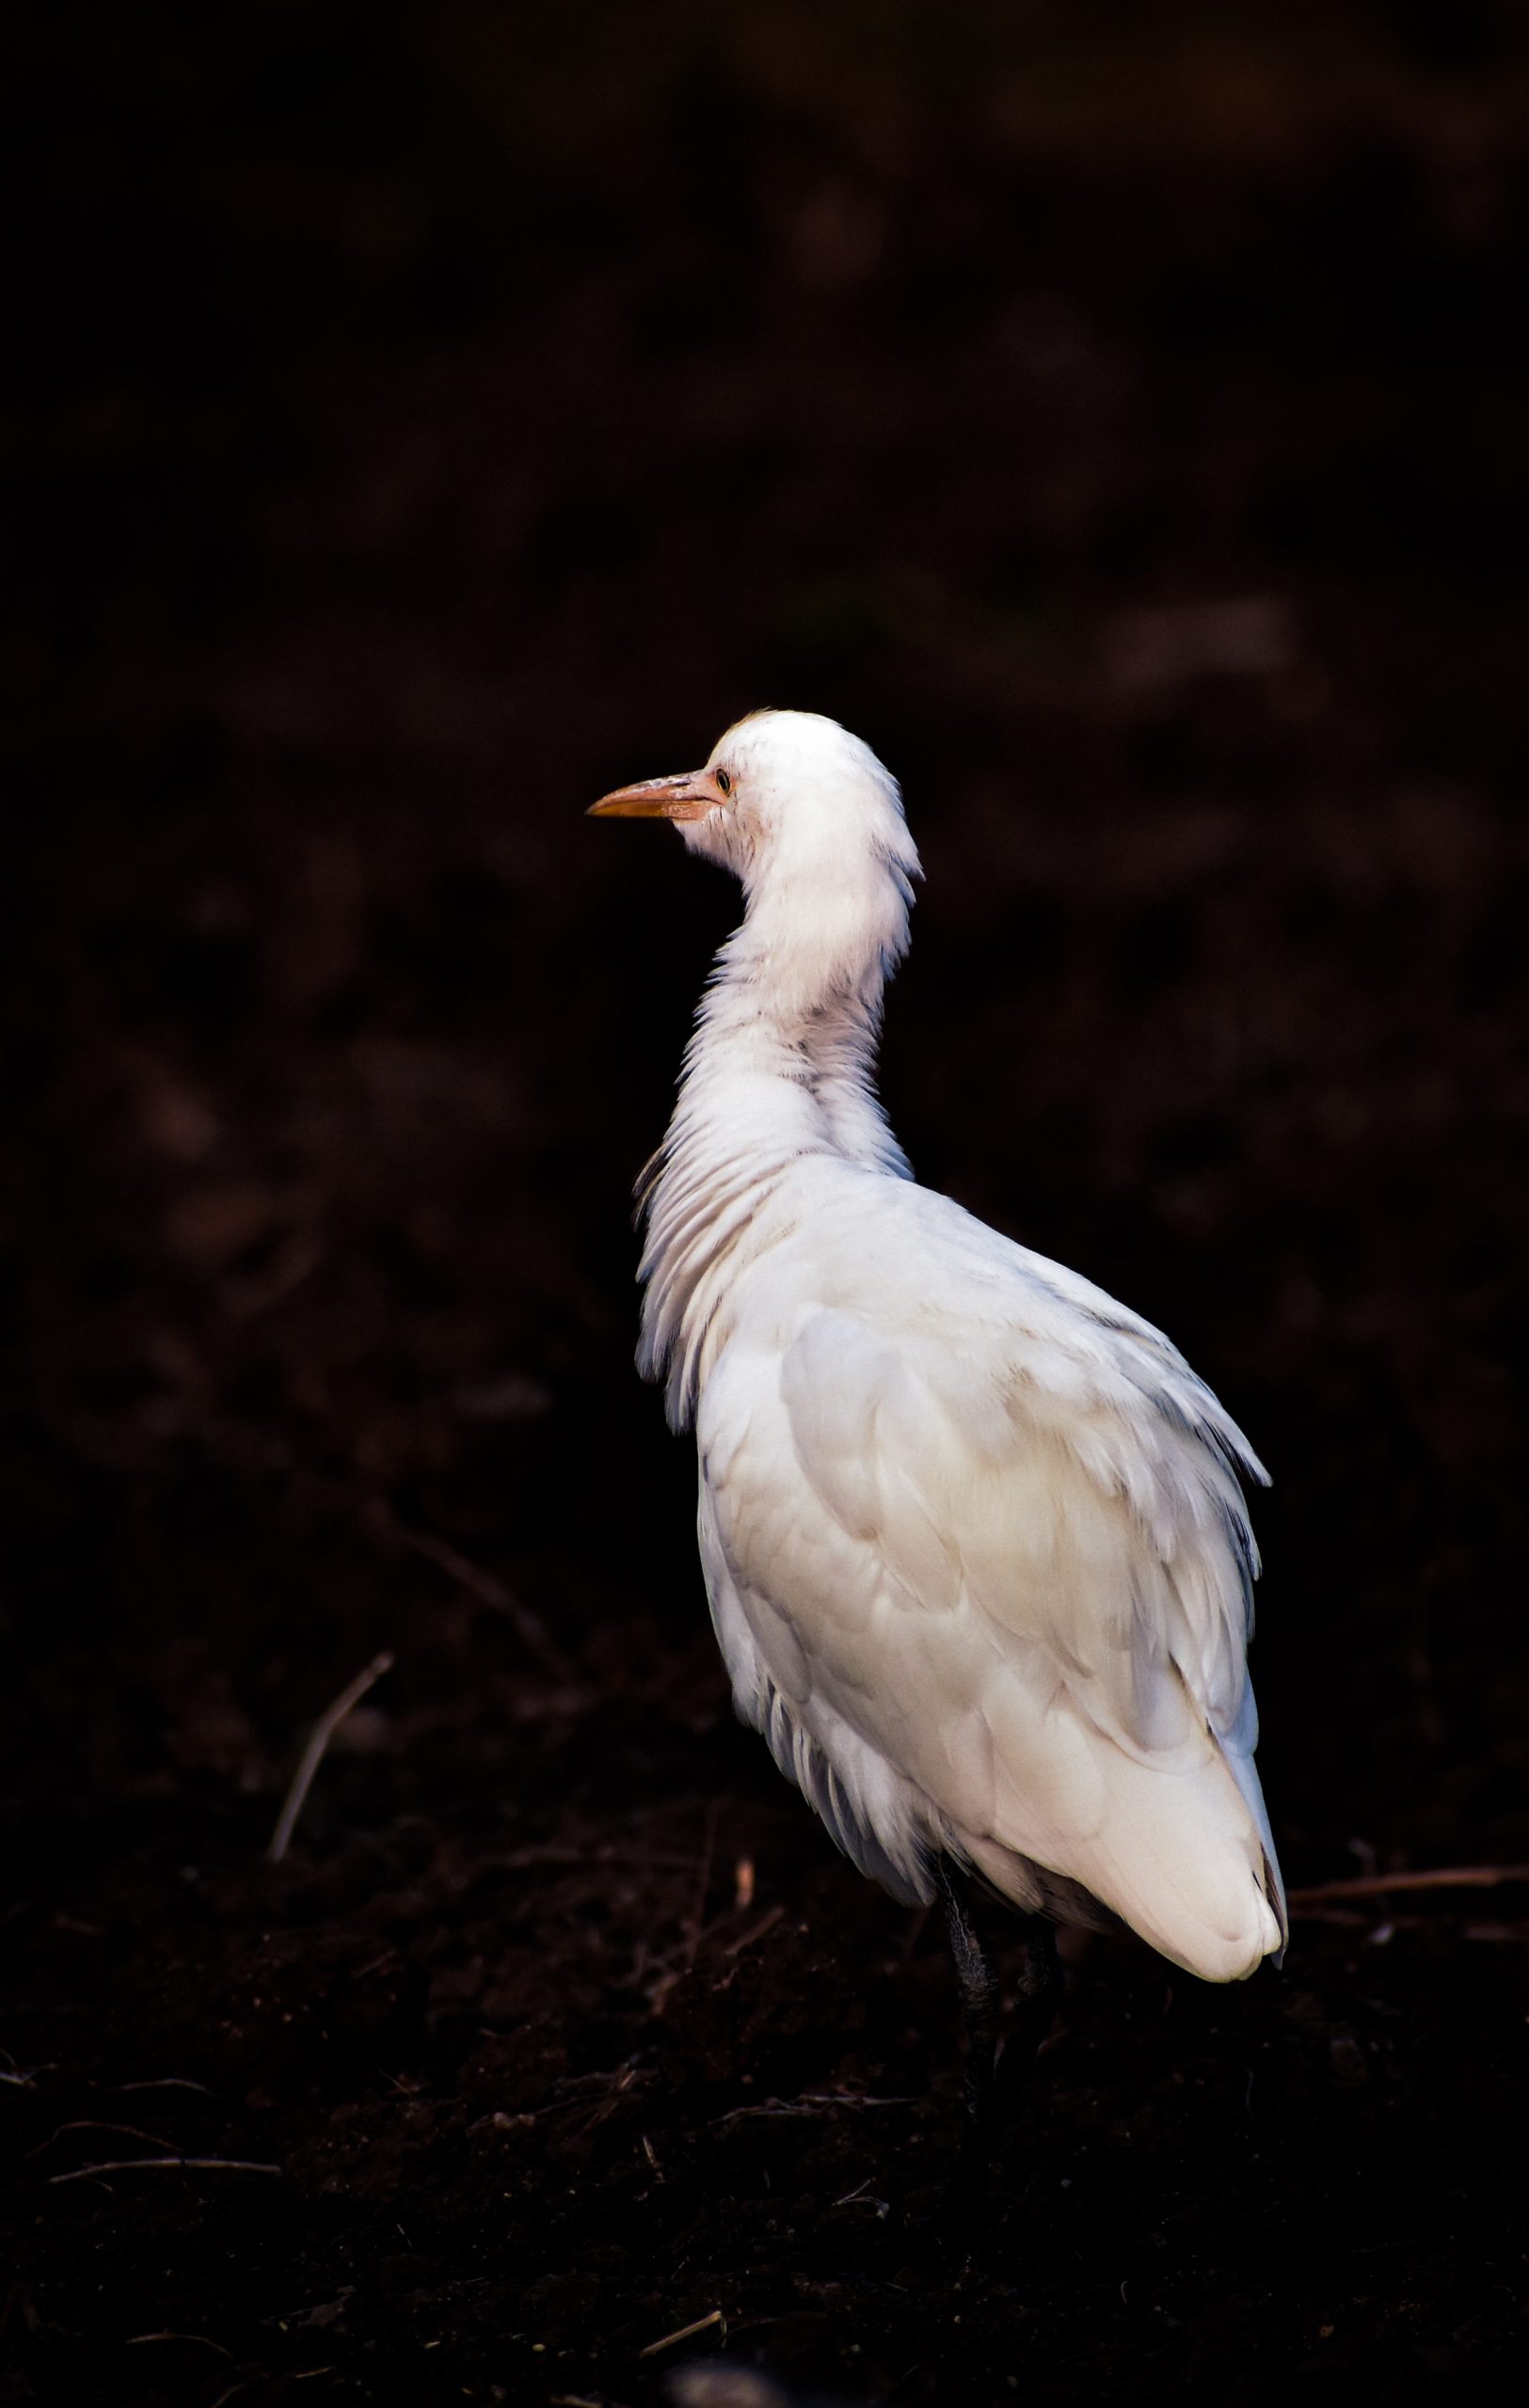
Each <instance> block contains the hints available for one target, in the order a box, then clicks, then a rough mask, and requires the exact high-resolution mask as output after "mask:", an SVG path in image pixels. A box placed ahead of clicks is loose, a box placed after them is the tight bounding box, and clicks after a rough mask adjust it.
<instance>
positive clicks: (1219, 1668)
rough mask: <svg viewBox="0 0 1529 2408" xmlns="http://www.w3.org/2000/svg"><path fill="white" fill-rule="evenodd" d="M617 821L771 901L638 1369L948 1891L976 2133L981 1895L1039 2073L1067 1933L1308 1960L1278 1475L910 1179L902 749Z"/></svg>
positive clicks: (781, 1678) (1126, 1340) (790, 767)
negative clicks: (1264, 1765)
mask: <svg viewBox="0 0 1529 2408" xmlns="http://www.w3.org/2000/svg"><path fill="white" fill-rule="evenodd" d="M593 809H594V812H595V814H596V815H597V816H603V817H609V818H647V817H656V818H663V819H669V820H672V821H674V823H675V824H676V826H677V829H678V831H679V833H680V835H681V836H682V837H683V839H684V841H685V843H686V845H687V846H688V847H689V848H690V849H691V850H692V851H693V852H696V853H700V854H703V855H705V856H706V858H707V859H708V860H710V861H713V862H717V863H722V864H723V865H724V866H725V867H726V868H728V869H730V870H732V871H734V872H735V873H736V875H737V876H738V877H739V878H740V879H741V881H742V885H743V892H744V897H745V911H744V916H743V920H742V923H741V927H739V928H738V929H737V930H736V931H735V933H734V934H733V935H732V936H731V937H730V938H729V939H728V941H727V942H726V943H725V945H724V946H723V948H722V951H721V953H720V954H719V956H718V958H717V961H716V965H715V969H714V972H713V974H712V978H711V981H710V984H709V987H708V989H707V991H706V994H705V997H704V999H703V1001H702V1004H701V1007H700V1012H699V1016H698V1020H697V1024H696V1028H695V1033H694V1036H693V1038H692V1041H691V1045H690V1048H689V1051H688V1053H687V1055H686V1059H685V1068H684V1074H683V1078H682V1081H681V1085H680V1089H679V1097H678V1101H677V1107H676V1110H675V1114H674V1117H673V1119H672V1120H671V1122H670V1124H669V1128H668V1132H667V1134H666V1135H665V1137H664V1140H663V1143H662V1145H661V1147H660V1149H659V1150H658V1152H657V1154H656V1155H655V1156H654V1158H653V1160H652V1162H651V1163H650V1164H649V1165H648V1167H647V1169H646V1171H645V1173H644V1176H643V1179H642V1180H641V1182H640V1187H639V1193H640V1196H641V1197H642V1202H643V1208H644V1212H645V1227H646V1244H645V1252H644V1256H643V1261H642V1270H641V1276H642V1278H643V1280H644V1282H645V1295H644V1301H643V1314H642V1337H641V1343H640V1347H639V1351H638V1365H639V1368H640V1370H642V1371H643V1373H644V1374H645V1376H646V1377H647V1378H649V1379H654V1380H662V1381H663V1382H664V1384H665V1389H666V1395H667V1402H668V1412H669V1419H670V1422H671V1425H672V1426H673V1427H674V1428H676V1429H685V1428H688V1427H690V1426H691V1425H692V1424H693V1426H694V1430H695V1435H696V1442H697V1450H698V1454H699V1462H700V1505H699V1538H700V1552H701V1561H702V1564H703V1567H704V1570H705V1575H706V1585H707V1591H708V1594H709V1599H710V1605H711V1614H712V1619H713V1622H714V1623H715V1625H716V1632H717V1638H718V1640H719V1641H720V1644H721V1648H722V1653H723V1656H724V1658H725V1662H726V1667H727V1671H728V1674H729V1676H730V1678H731V1682H732V1688H733V1697H734V1701H735V1703H736V1705H737V1708H738V1712H739V1714H740V1715H741V1718H742V1719H743V1720H744V1721H745V1722H748V1723H751V1724H752V1725H754V1727H755V1728H756V1729H757V1730H759V1731H761V1732H762V1733H763V1734H764V1736H765V1738H766V1739H767V1740H768V1742H769V1745H770V1748H771V1751H772V1754H773V1756H774V1758H775V1761H776V1763H777V1764H778V1765H779V1766H780V1768H781V1770H782V1772H784V1773H785V1774H786V1775H787V1776H788V1779H790V1780H791V1781H793V1782H796V1784H797V1785H798V1787H799V1788H800V1789H801V1790H802V1791H803V1793H804V1796H805V1797H806V1798H808V1799H809V1800H810V1801H811V1803H812V1805H813V1806H814V1807H816V1809H817V1811H818V1813H819V1814H820V1815H821V1817H822V1819H823V1821H824V1822H825V1823H826V1824H827V1826H828V1829H829V1830H830V1831H831V1832H832V1834H833V1836H834V1838H835V1839H836V1841H837V1843H838V1845H839V1846H840V1847H841V1848H842V1849H843V1850H844V1852H845V1854H846V1855H847V1856H849V1857H850V1858H852V1860H853V1861H854V1862H855V1863H856V1864H857V1865H858V1866H859V1867H860V1868H861V1870H862V1871H863V1872H865V1873H867V1874H868V1875H870V1876H871V1877H873V1878H874V1879H875V1880H877V1881H879V1882H881V1883H882V1884H883V1885H884V1888H885V1889H887V1890H888V1891H890V1892H891V1893H892V1894H893V1896H894V1897H897V1898H900V1899H904V1900H908V1901H914V1900H920V1901H924V1902H928V1901H930V1900H931V1899H932V1897H934V1896H935V1895H936V1894H939V1895H940V1896H941V1897H942V1898H943V1900H944V1903H945V1906H946V1909H947V1913H948V1919H949V1925H950V1934H951V1940H952V1943H953V1947H954V1952H955V1957H956V1964H957V1970H958V1973H959V1975H960V1978H961V1983H962V1988H963V1994H964V2004H965V2007H966V2012H967V2025H968V2038H969V2047H968V2055H967V2104H968V2107H969V2109H970V2110H971V2113H972V2115H973V2117H974V2118H977V2117H979V2116H980V2113H981V2109H982V2105H983V2101H984V2099H985V2098H986V2096H987V2094H988V2090H989V2087H990V2084H991V2079H992V2066H993V2057H994V2033H995V2004H996V1987H995V1981H994V1978H993V1975H992V1973H991V1971H990V1969H989V1967H988V1965H987V1962H986V1960H985V1957H984V1955H983V1951H982V1947H981V1944H980V1941H979V1940H978V1937H977V1933H976V1929H975V1926H974V1924H973V1921H972V1918H971V1912H970V1900H971V1892H972V1882H971V1879H970V1877H972V1876H975V1877H977V1880H978V1883H979V1884H980V1886H982V1887H986V1888H988V1889H991V1890H993V1891H996V1892H997V1893H999V1895H1000V1896H1001V1897H1002V1898H1004V1899H1006V1900H1008V1901H1009V1902H1010V1903H1011V1905H1012V1906H1013V1907H1014V1908H1016V1909H1019V1910H1020V1912H1021V1913H1022V1915H1025V1916H1027V1918H1029V1921H1028V1922H1027V1926H1026V1928H1027V1935H1028V1939H1029V1941H1030V1945H1029V1947H1028V1948H1027V1958H1026V1962H1027V1971H1026V1974H1025V1976H1024V1978H1023V1982H1022V1990H1023V1994H1024V1996H1025V1999H1026V2008H1025V2018H1024V2024H1023V2031H1022V2035H1021V2038H1022V2040H1023V2042H1024V2044H1025V2049H1024V2053H1026V2054H1032V2053H1033V2051H1034V2048H1035V2046H1036V2045H1037V2044H1038V2042H1039V2040H1040V2039H1041V2037H1043V2033H1044V2031H1045V2029H1046V2028H1047V2027H1048V2025H1049V2022H1050V2020H1051V2015H1052V2011H1053V2007H1054V2003H1055V1986H1056V1983H1057V1971H1056V1958H1055V1949H1054V1944H1053V1942H1052V1940H1051V1919H1052V1918H1059V1919H1063V1920H1069V1921H1081V1922H1098V1921H1100V1920H1104V1919H1107V1918H1108V1917H1119V1918H1120V1919H1121V1920H1122V1921H1123V1922H1124V1923H1125V1924H1127V1925H1130V1926H1131V1928H1132V1929H1133V1930H1134V1931H1136V1932H1138V1933H1139V1935H1140V1937H1141V1938H1142V1939H1143V1940H1145V1941H1149V1942H1150V1943H1151V1944H1152V1946H1153V1947H1154V1948H1155V1949H1157V1950H1158V1951H1159V1952H1160V1953H1161V1954H1162V1955H1163V1956H1164V1957H1168V1958H1170V1959H1171V1961H1172V1963H1174V1964H1175V1965H1181V1966H1184V1967H1186V1968H1187V1970H1188V1971H1189V1972H1192V1973H1196V1974H1199V1975H1200V1976H1201V1977H1202V1978H1203V1979H1204V1980H1206V1981H1212V1982H1226V1981H1236V1980H1240V1979H1242V1978H1243V1977H1245V1976H1246V1975H1248V1974H1250V1973H1251V1972H1253V1971H1254V1970H1255V1968H1256V1967H1257V1966H1258V1965H1259V1964H1260V1963H1261V1962H1262V1960H1263V1959H1264V1958H1265V1957H1269V1956H1275V1955H1277V1954H1278V1952H1280V1951H1281V1950H1282V1947H1283V1944H1284V1940H1285V1930H1286V1921H1285V1908H1284V1898H1283V1892H1282V1886H1281V1880H1280V1874H1279V1869H1278V1864H1277V1861H1276V1858H1275V1852H1274V1843H1273V1840H1272V1838H1271V1836H1270V1832H1269V1824H1268V1817H1267V1814H1266V1811H1265V1806H1264V1799H1263V1795H1262V1792H1261V1790H1260V1787H1259V1782H1258V1775H1257V1773H1256V1771H1255V1769H1254V1766H1253V1749H1254V1745H1255V1742H1256V1739H1257V1719H1256V1712H1255V1708H1254V1703H1253V1694H1252V1689H1251V1687H1250V1683H1249V1677H1248V1667H1247V1642H1248V1638H1249V1633H1250V1619H1251V1588H1252V1581H1253V1577H1254V1576H1255V1573H1256V1571H1257V1557H1256V1552H1255V1549H1254V1545H1253V1540H1252V1534H1251V1531H1250V1528H1249V1523H1248V1516H1247V1510H1246V1506H1245V1503H1244V1498H1243V1494H1242V1490H1241V1487H1240V1485H1239V1482H1238V1478H1237V1473H1238V1470H1239V1469H1240V1470H1241V1471H1242V1472H1243V1473H1244V1474H1247V1475H1250V1476H1251V1477H1252V1478H1253V1479H1255V1480H1262V1479H1264V1478H1265V1474H1264V1472H1263V1470H1262V1467H1261V1465H1259V1462H1258V1459H1257V1457H1256V1456H1255V1455H1254V1454H1253V1452H1252V1450H1251V1448H1250V1446H1249V1444H1248V1441H1247V1440H1246V1438H1244V1437H1243V1435H1242V1434H1241V1432H1240V1431H1239V1430H1238V1429H1237V1427H1236V1425H1235V1424H1234V1422H1233V1420H1232V1419H1231V1418H1230V1416H1229V1415H1228V1414H1227V1413H1226V1411H1225V1409H1224V1408H1223V1407H1222V1406H1221V1404H1220V1403H1219V1402H1218V1401H1217V1399H1216V1397H1215V1396H1214V1395H1213V1394H1212V1393H1211V1391H1210V1389H1209V1388H1208V1387H1207V1386H1205V1385H1204V1383H1203V1382H1202V1381H1201V1380H1200V1379H1198V1378H1197V1377H1196V1376H1195V1374H1194V1372H1193V1371H1192V1370H1190V1369H1189V1367H1188V1365H1187V1363H1186V1362H1185V1360H1184V1358H1183V1356H1182V1355H1180V1354H1179V1353H1178V1352H1177V1350H1176V1349H1175V1348H1174V1347H1173V1346H1172V1345H1171V1344H1170V1342H1169V1340H1168V1339H1166V1338H1165V1337H1163V1335H1162V1334H1161V1332H1160V1331H1158V1330H1156V1329H1155V1328H1153V1327H1152V1325H1151V1324H1150V1323H1147V1322H1145V1321H1143V1320H1141V1319H1140V1318H1139V1316H1138V1315H1137V1314H1136V1313H1134V1312H1131V1311H1130V1310H1128V1309H1127V1307H1124V1306H1123V1305H1119V1304H1116V1303H1115V1302H1114V1301H1113V1299H1112V1298H1111V1297H1109V1296H1107V1295H1106V1294H1105V1293H1104V1292H1103V1291H1102V1290H1100V1289H1098V1288H1096V1287H1094V1286H1092V1285H1091V1283H1090V1282H1089V1281H1088V1280H1087V1279H1084V1278H1081V1277H1080V1276H1079V1275H1078V1274H1077V1273H1076V1272H1073V1271H1068V1270H1065V1269H1063V1268H1062V1266H1061V1265H1060V1264H1059V1263H1056V1262H1051V1261H1048V1260H1047V1259H1045V1258H1044V1257H1043V1256H1041V1255H1038V1254H1032V1253H1031V1252H1029V1251H1028V1250H1027V1248H1026V1247H1024V1246H1022V1245H1018V1244H1014V1243H1013V1242H1012V1241H1011V1240H1010V1239H1009V1238H1006V1237H1001V1236H999V1235H998V1233H997V1232H996V1231H995V1230H994V1229H991V1228H987V1227H985V1226H984V1224H983V1223H981V1222H980V1221H978V1220H976V1219H974V1218H973V1216H972V1215H971V1214H970V1213H969V1212H964V1211H963V1209H962V1208H961V1206H960V1205H958V1204H955V1203H953V1202H951V1200H950V1199H949V1198H948V1196H939V1195H935V1194H933V1193H932V1192H931V1191H930V1190H929V1189H927V1188H923V1187H919V1186H917V1185H916V1183H915V1181H914V1180H913V1177H912V1174H911V1172H910V1170H909V1167H908V1164H907V1161H906V1159H905V1157H904V1156H903V1154H902V1152H901V1150H900V1148H899V1146H898V1144H897V1141H896V1139H895V1138H894V1136H893V1134H892V1132H891V1130H890V1128H889V1127H888V1125H887V1121H886V1118H885V1117H884V1113H883V1111H882V1108H881V1105H880V1103H879V1102H878V1100H877V1097H876V1094H875V1091H874V1086H873V1083H872V1082H873V1069H874V1057H875V1051H876V1043H877V1038H878V1034H879V1029H880V1023H881V1013H882V997H883V990H884V986H885V982H886V980H887V977H888V976H889V975H890V974H891V972H892V971H893V970H894V969H895V967H896V965H897V963H898V962H899V961H900V958H901V957H902V955H903V953H904V952H905V950H906V948H907V943H908V909H909V905H910V902H911V900H912V886H911V881H912V880H913V879H915V878H916V877H917V876H918V874H919V865H918V856H917V853H916V850H915V848H914V844H913V840H912V838H911V836H910V835H909V833H908V830H907V827H906V824H905V822H904V819H903V815H902V806H901V800H900V794H899V790H898V785H897V783H896V781H895V780H894V778H893V777H892V776H891V774H890V773H889V771H888V770H886V769H885V768H884V767H883V765H882V763H881V762H880V761H879V760H878V759H877V758H876V756H875V754H874V753H872V752H870V750H869V749H868V746H866V745H865V744H863V743H861V742H860V740H859V739H858V738H857V737H853V736H852V735H850V734H849V733H848V732H847V730H845V729H844V728H842V727H840V726H839V725H837V724H836V721H832V720H829V719H823V718H820V717H818V716H817V715H816V714H814V713H811V712H804V711H760V712H757V713H755V714H754V715H753V716H752V717H750V718H748V719H744V720H741V721H739V723H738V724H737V726H735V727H732V728H729V729H728V731H727V733H726V735H725V736H724V737H722V738H721V740H720V741H719V742H718V743H717V744H716V745H715V746H714V748H713V750H712V753H711V755H710V758H709V760H708V762H707V764H706V766H705V768H701V769H697V770H694V771H692V772H688V773H687V774H685V775H682V776H678V777H670V778H655V779H650V780H647V781H645V783H643V784H637V785H629V786H623V787H621V788H620V789H619V790H618V791H617V792H615V793H613V794H608V795H606V796H605V797H604V798H603V799H602V800H600V801H599V802H597V803H596V804H595V805H594V806H593ZM1100 1909H1105V1910H1107V1913H1106V1916H1105V1917H1103V1918H1102V1917H1101V1914H1100ZM1015 2053H1016V2054H1018V2053H1020V2052H1019V2051H1017V2050H1016V2052H1015Z"/></svg>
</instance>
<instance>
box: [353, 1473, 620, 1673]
mask: <svg viewBox="0 0 1529 2408" xmlns="http://www.w3.org/2000/svg"><path fill="white" fill-rule="evenodd" d="M382 1505H383V1510H382V1514H381V1515H379V1516H378V1518H379V1519H380V1520H383V1521H384V1522H385V1527H386V1528H387V1529H390V1531H391V1533H392V1535H393V1537H394V1538H396V1539H397V1541H398V1543H399V1545H401V1546H406V1547H407V1548H408V1550H409V1552H410V1554H411V1555H421V1556H422V1557H423V1558H424V1560H425V1561H426V1563H433V1564H434V1565H435V1567H436V1570H437V1571H438V1572H444V1574H445V1575H446V1577H447V1579H448V1580H454V1581H455V1583H456V1585H457V1587H458V1588H459V1589H465V1590H466V1591H467V1592H468V1595H469V1596H470V1597H476V1598H477V1600H478V1603H479V1605H480V1606H487V1607H488V1608H489V1610H490V1611H491V1612H493V1613H496V1614H502V1615H503V1616H504V1618H505V1620H506V1621H507V1622H510V1623H513V1624H514V1625H515V1628H516V1630H517V1631H518V1634H519V1637H520V1640H521V1641H522V1643H523V1645H524V1646H526V1647H527V1648H528V1649H529V1650H530V1652H531V1654H532V1655H533V1656H535V1658H536V1660H537V1662H538V1663H539V1664H540V1665H541V1667H542V1669H543V1671H547V1672H550V1673H551V1675H552V1677H553V1679H554V1680H558V1681H563V1682H565V1683H566V1684H569V1685H572V1683H573V1682H574V1681H575V1680H576V1678H577V1673H576V1670H575V1667H574V1666H573V1665H572V1664H571V1663H570V1662H569V1661H568V1658H567V1657H566V1656H565V1655H564V1654H563V1653H562V1651H561V1649H560V1648H558V1647H557V1645H556V1644H555V1643H554V1641H553V1640H552V1639H551V1638H550V1636H549V1633H548V1631H547V1629H546V1627H545V1625H544V1624H543V1623H542V1621H541V1617H540V1616H539V1615H538V1614H534V1613H533V1611H532V1609H531V1608H530V1607H529V1606H528V1605H527V1604H526V1602H525V1600H524V1598H523V1597H518V1596H517V1595H516V1593H515V1592H514V1590H513V1589H507V1588H506V1587H505V1585H504V1583H503V1581H502V1580H501V1579H499V1578H498V1577H497V1576H495V1574H493V1573H492V1572H486V1571H485V1569H484V1567H483V1565H482V1564H481V1563H474V1562H473V1560H472V1558H471V1557H470V1555H464V1554H463V1553H462V1550H461V1548H460V1547H456V1546H453V1545H452V1543H451V1541H450V1540H449V1539H442V1538H438V1537H437V1536H436V1534H435V1532H434V1531H433V1530H416V1529H412V1528H411V1527H410V1525H409V1524H408V1523H407V1522H401V1521H400V1520H399V1518H398V1515H397V1514H396V1513H394V1512H393V1510H392V1507H391V1506H390V1505H389V1504H388V1502H387V1500H386V1498H384V1499H383V1500H382Z"/></svg>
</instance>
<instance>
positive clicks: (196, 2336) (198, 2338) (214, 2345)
mask: <svg viewBox="0 0 1529 2408" xmlns="http://www.w3.org/2000/svg"><path fill="white" fill-rule="evenodd" d="M145 2341H195V2342H196V2344H197V2346H198V2348H199V2349H201V2350H215V2351H216V2352H217V2354H218V2356H219V2357H220V2358H231V2357H232V2355H233V2352H232V2351H231V2350H225V2348H224V2347H223V2344H222V2342H221V2341H209V2339H208V2338H207V2336H206V2334H205V2333H130V2334H129V2335H128V2337H127V2339H126V2341H125V2342H124V2343H123V2345H122V2346H123V2348H124V2349H128V2350H136V2349H140V2348H141V2347H142V2345H143V2343H144V2342H145Z"/></svg>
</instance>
